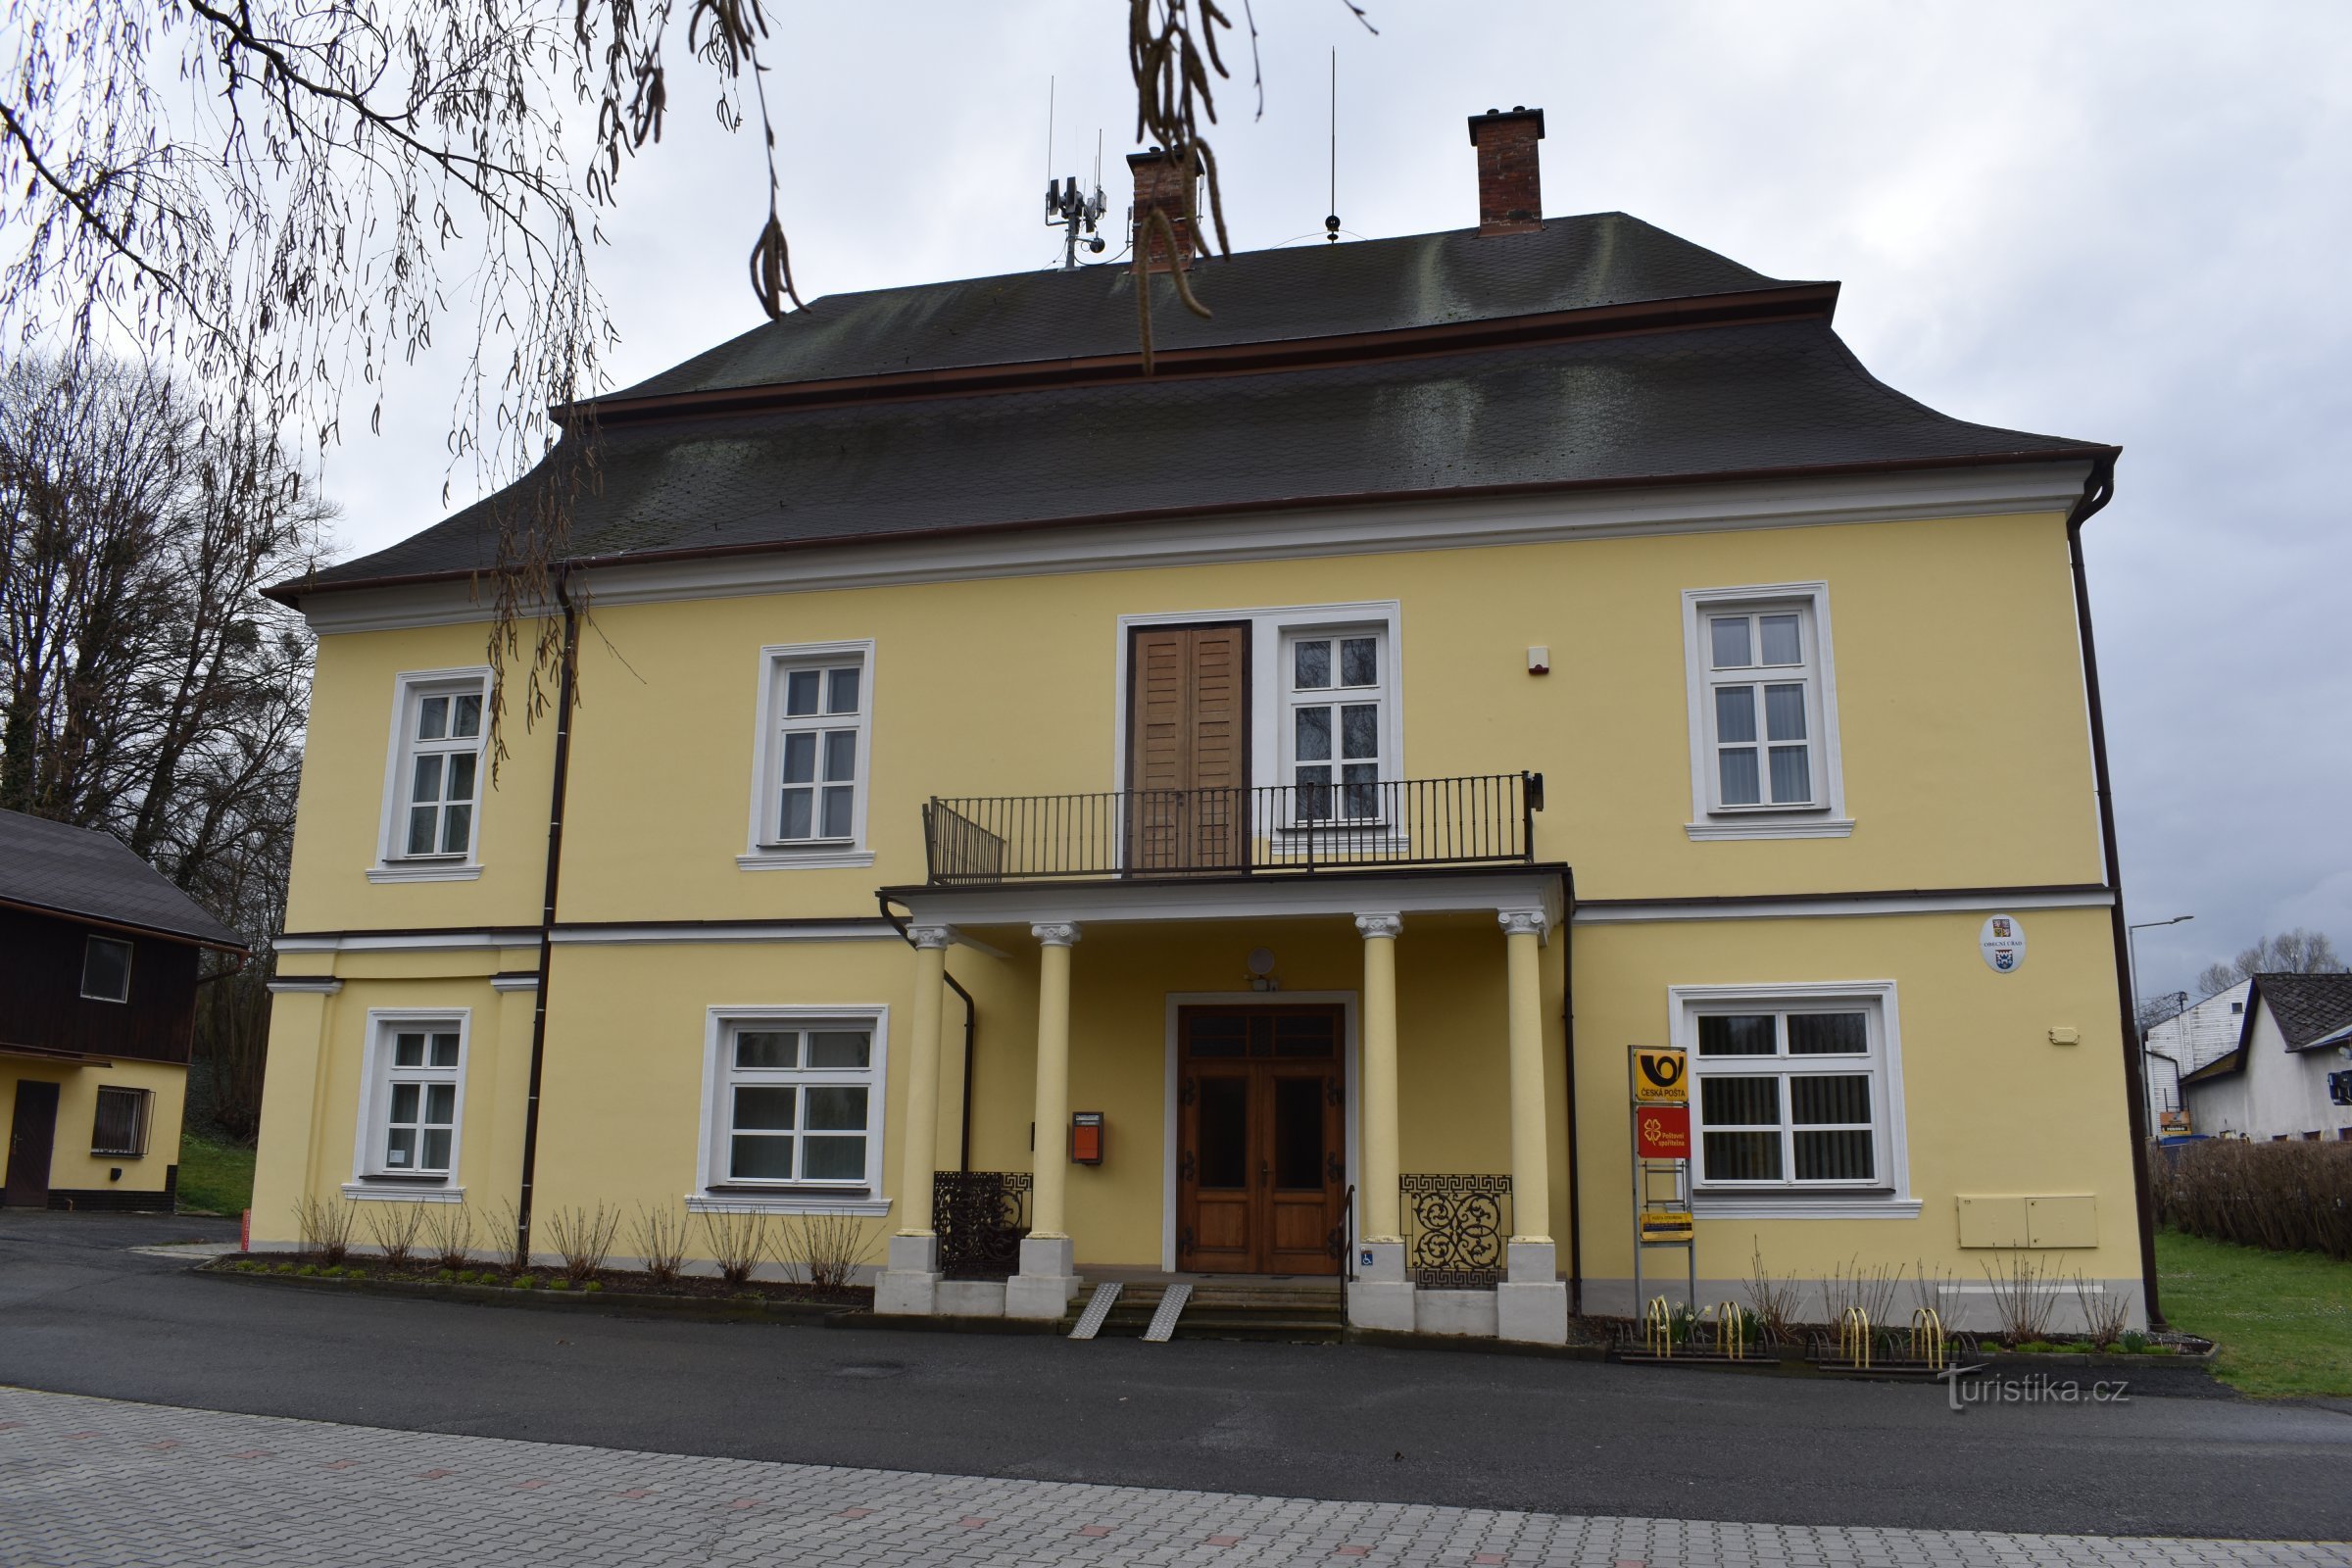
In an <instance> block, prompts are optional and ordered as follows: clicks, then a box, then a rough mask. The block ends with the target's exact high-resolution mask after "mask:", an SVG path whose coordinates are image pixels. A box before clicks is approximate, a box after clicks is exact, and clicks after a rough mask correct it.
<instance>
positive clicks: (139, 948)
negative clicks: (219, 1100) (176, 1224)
mask: <svg viewBox="0 0 2352 1568" xmlns="http://www.w3.org/2000/svg"><path fill="white" fill-rule="evenodd" d="M208 948H209V949H212V950H214V951H216V952H219V953H223V954H229V955H232V956H237V957H240V958H241V957H242V956H244V954H245V944H244V942H243V941H242V940H241V939H240V938H239V937H238V936H237V934H236V933H235V932H234V931H231V930H229V929H228V928H227V927H226V926H224V925H222V924H221V922H220V921H218V920H216V919H214V918H213V917H212V916H211V915H209V914H207V913H205V911H204V909H203V908H202V907H200V906H199V905H198V904H197V903H196V901H195V900H193V899H191V898H189V897H188V896H187V895H186V894H184V893H182V892H180V891H179V889H177V888H175V887H173V886H172V884H171V883H170V882H169V881H167V880H165V878H164V877H163V875H162V874H161V873H160V872H158V871H157V870H156V869H155V867H153V866H151V865H149V864H148V863H147V862H146V861H144V860H142V859H140V858H138V857H137V856H135V855H133V854H131V853H130V851H129V850H128V849H126V848H124V846H123V843H122V841H121V840H119V839H116V838H114V837H113V836H112V835H110V834H106V833H101V832H98V831H95V830H93V829H89V828H79V827H72V826H69V825H68V824H66V823H63V822H51V821H46V820H44V819H42V818H40V817H37V816H26V815H25V814H24V813H23V812H21V811H0V1126H5V1127H7V1128H8V1161H7V1178H6V1186H5V1189H4V1190H0V1202H5V1203H6V1205H7V1206H8V1207H11V1208H103V1209H170V1208H171V1207H172V1201H173V1197H174V1195H175V1193H176V1191H177V1188H178V1183H179V1124H180V1111H181V1107H182V1103H183V1102H184V1101H185V1100H186V1098H187V1088H188V1051H189V1048H190V1046H191V1044H192V1043H193V1041H194V1038H195V1033H196V987H197V985H198V984H199V983H200V982H199V980H198V969H199V964H200V960H201V958H202V956H203V954H204V952H205V950H206V949H208Z"/></svg>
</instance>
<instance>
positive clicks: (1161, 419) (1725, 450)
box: [273, 213, 2114, 599]
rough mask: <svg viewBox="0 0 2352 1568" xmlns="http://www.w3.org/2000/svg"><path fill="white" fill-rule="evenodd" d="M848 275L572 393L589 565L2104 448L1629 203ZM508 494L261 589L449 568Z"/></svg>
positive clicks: (2096, 456)
mask: <svg viewBox="0 0 2352 1568" xmlns="http://www.w3.org/2000/svg"><path fill="white" fill-rule="evenodd" d="M1192 282H1193V286H1194V289H1195V291H1196V292H1197V293H1198V294H1199V295H1200V296H1201V299H1202V300H1203V301H1204V302H1205V303H1206V304H1208V305H1209V307H1210V308H1211V309H1212V310H1213V311H1214V312H1215V314H1214V316H1213V317H1212V318H1210V319H1206V320H1202V319H1199V318H1197V317H1194V316H1192V315H1191V314H1189V313H1188V312H1186V311H1185V310H1184V309H1182V307H1181V306H1180V305H1179V303H1178V302H1177V300H1176V298H1175V291H1174V288H1173V285H1172V284H1171V283H1170V282H1169V280H1168V279H1166V278H1165V277H1159V278H1155V279H1154V280H1153V281H1152V290H1153V313H1152V319H1153V336H1154V342H1155V346H1156V348H1157V350H1158V354H1157V364H1156V367H1155V370H1154V373H1152V374H1151V375H1146V374H1144V373H1143V368H1142V365H1141V357H1140V354H1139V352H1138V346H1137V337H1136V302H1135V296H1134V292H1133V290H1134V280H1133V274H1132V272H1131V271H1129V270H1127V269H1126V268H1124V267H1099V268H1086V269H1081V270H1077V271H1070V272H1064V271H1038V272H1025V273H1016V274H1011V275H1008V276H1004V277H989V278H976V279H968V280H964V281H959V282H948V283H934V284H924V285H919V286H915V287H908V288H895V289H880V290H875V291H872V292H869V293H862V294H850V295H842V296H829V297H825V298H821V299H818V300H816V301H813V302H812V303H811V304H810V305H809V308H808V309H806V310H803V311H797V312H794V313H792V314H790V315H788V316H786V317H785V318H784V319H781V320H777V321H771V322H767V323H764V324H762V325H760V326H759V327H757V328H755V329H754V330H752V331H750V332H747V333H745V334H743V335H742V336H741V337H738V338H736V339H734V340H732V341H731V342H728V343H724V344H721V345H720V346H718V347H717V348H714V349H712V350H711V351H709V352H708V353H705V354H702V355H699V356H697V357H695V358H694V359H691V360H688V361H686V362H685V363H684V364H682V365H679V366H677V367H676V368H672V369H669V370H666V371H663V372H662V374H660V375H657V376H654V377H653V378H651V379H650V380H647V381H644V382H641V383H639V384H637V385H636V386H633V387H629V388H627V389H625V390H623V391H619V392H615V393H613V394H610V395H608V396H605V397H601V398H598V399H596V400H594V401H593V402H591V403H589V404H586V405H582V406H580V407H578V408H575V409H573V410H569V411H564V412H565V414H566V417H567V422H568V423H569V424H570V426H571V431H572V433H571V434H569V435H567V437H566V439H565V445H566V447H568V448H570V449H571V450H572V451H574V452H576V451H578V450H579V444H580V443H581V442H583V441H584V440H587V439H590V438H589V437H588V436H587V434H586V432H587V431H588V430H589V428H590V427H591V424H592V425H593V429H594V436H593V440H594V442H595V457H596V468H597V477H596V479H595V481H594V482H593V483H592V484H591V485H590V486H589V487H588V488H587V489H586V490H585V491H584V492H583V493H581V494H579V495H578V496H577V498H576V499H575V502H574V505H573V514H572V515H573V522H572V536H571V552H572V557H573V559H574V560H575V561H579V562H582V563H589V564H616V563H619V562H622V561H648V560H656V559H673V558H676V557H681V556H691V555H699V554H708V553H722V552H749V551H762V550H770V549H786V548H791V547H794V546H804V545H816V544H840V543H849V542H858V541H866V540H879V539H890V538H914V537H920V536H924V535H931V534H938V533H948V532H964V531H970V530H982V529H1007V528H1033V527H1044V526H1049V525H1054V524H1061V523H1074V522H1095V523H1102V522H1121V523H1127V522H1132V523H1133V524H1135V525H1136V526H1148V525H1149V523H1150V522H1151V520H1152V519H1154V518H1158V517H1167V516H1176V515H1200V514H1206V513H1249V512H1260V511H1273V510H1276V509H1285V508H1299V507H1311V506H1330V505H1345V504H1352V503H1370V502H1378V501H1389V500H1436V499H1445V498H1447V497H1475V496H1482V495H1497V494H1512V493H1525V492H1530V491H1543V490H1549V489H1570V488H1589V487H1612V486H1635V485H1653V484H1665V483H1682V482H1691V481H1695V480H1702V479H1730V478H1742V477H1764V476H1774V475H1791V476H1793V475H1800V474H1818V473H1825V472H1853V471H1869V470H1873V469H1901V468H1920V467H1942V466H1972V465H1983V464H2004V463H2020V462H2034V461H2048V460H2061V459H2090V460H2093V461H2098V460H2103V459H2109V458H2112V456H2113V455H2114V449H2113V448H2110V447H2105V446H2100V445H2096V444H2093V443H2088V442H2083V441H2079V440H2073V439H2069V438H2066V437H2060V436H2049V435H2035V434H2032V433H2029V432H2026V431H2019V430H2009V429H2002V428H1998V427H1995V426H1990V425H1982V424H1973V423H1969V422H1967V421H1965V420H1960V419H1955V418H1952V417H1948V416H1945V415H1942V414H1938V413H1936V411H1935V410H1933V409H1930V408H1927V407H1926V406H1925V405H1923V404H1920V403H1918V402H1915V401H1914V400H1912V399H1910V398H1907V397H1904V396H1903V395H1902V394H1901V393H1899V392H1896V391H1894V390H1893V389H1892V388H1890V387H1888V386H1887V385H1886V384H1885V383H1883V382H1881V381H1879V380H1878V379H1876V378H1875V377H1873V376H1872V375H1871V374H1870V372H1869V371H1868V370H1867V369H1865V368H1863V367H1862V365H1861V363H1860V362H1859V361H1858V360H1856V359H1855V357H1854V356H1853V354H1852V352H1851V351H1849V350H1848V349H1847V348H1846V346H1845V344H1844V343H1843V342H1842V341H1840V340H1839V338H1838V335H1837V333H1836V332H1835V331H1834V330H1833V329H1832V325H1831V320H1832V316H1833V314H1834V312H1835V308H1836V302H1837V293H1838V286H1837V285H1836V284H1835V283H1813V282H1790V281H1787V280H1783V279H1777V278H1771V277H1767V276H1765V275H1764V274H1762V273H1760V272H1756V271H1753V270H1749V269H1747V268H1745V267H1741V266H1740V265H1739V264H1737V263H1735V262H1732V261H1730V260H1727V259H1726V258H1724V257H1722V256H1718V255H1716V254H1715V253H1714V252H1712V251H1708V250H1706V249H1703V248H1702V247H1700V246H1697V245H1693V244H1691V243H1690V242H1689V241H1687V240H1683V239H1680V238H1677V237H1676V236H1674V235H1672V234H1669V233H1666V232H1665V231H1664V230H1662V229H1658V228H1655V227H1653V226H1651V225H1650V224H1648V223H1644V222H1642V221H1640V220H1639V219H1635V218H1630V217H1627V216H1626V215H1624V214H1622V213H1601V214H1593V215H1588V216H1585V217H1578V218H1560V219H1552V220H1548V221H1545V222H1544V225H1543V226H1542V227H1541V228H1540V229H1537V230H1534V231H1531V232H1527V233H1520V234H1480V233H1479V232H1477V231H1476V230H1457V231H1452V232H1447V233H1438V234H1420V235H1412V236H1407V237H1403V238H1398V239H1389V240H1371V241H1363V242H1358V243H1352V244H1340V245H1320V246H1310V247H1299V248H1291V249H1281V250H1269V251H1255V252H1248V253H1244V254H1241V255H1237V256H1232V257H1223V258H1216V259H1212V260H1207V261H1202V262H1201V263H1200V264H1198V266H1197V267H1196V268H1195V269H1194V271H1193V274H1192ZM561 467H562V465H561V463H560V462H558V461H555V460H551V462H550V463H548V464H543V465H542V466H541V467H540V468H539V469H538V470H536V471H535V472H533V473H532V474H530V475H528V476H526V477H525V478H523V479H522V480H521V481H520V482H519V483H517V484H516V485H515V486H513V487H511V488H510V489H508V490H507V491H504V492H502V493H500V494H499V495H496V496H492V497H490V498H487V499H485V500H484V501H482V502H480V503H477V504H475V505H474V506H472V507H469V508H466V510H464V511H462V512H460V513H458V514H457V515H454V516H452V517H450V518H448V519H446V520H445V521H443V522H441V523H439V524H437V525H435V526H433V527H431V528H428V529H426V530H424V531H423V532H421V533H419V534H417V535H415V536H413V537H412V538H410V539H407V540H405V541H403V542H402V543H400V544H397V545H394V546H392V547H391V548H389V549H387V550H383V551H379V552H377V553H375V554H373V555H371V556H368V557H364V558H362V559H360V560H357V561H353V562H348V563H345V564H341V565H337V566H332V567H329V568H326V569H325V570H323V571H321V572H319V574H318V575H317V576H316V577H315V578H312V579H308V580H306V581H302V582H298V583H289V584H285V585H281V586H280V587H279V588H278V589H275V590H273V592H274V593H275V594H276V595H277V596H278V597H281V598H286V599H296V598H300V597H301V596H303V595H304V594H307V593H310V592H313V591H315V590H319V589H325V588H337V587H355V586H360V585H363V584H369V583H387V582H400V581H418V580H434V579H441V578H450V577H460V576H464V575H466V574H467V573H469V572H473V571H477V570H480V569H482V568H484V567H486V566H488V565H489V564H491V563H492V561H493V560H494V556H495V542H496V538H497V526H496V518H497V515H498V509H499V508H500V507H502V506H512V505H527V504H529V503H530V502H531V501H532V500H533V499H534V498H535V497H536V496H537V495H538V494H539V493H540V492H541V491H542V490H543V489H544V487H546V486H549V485H551V484H555V483H559V482H562V480H561V479H560V477H559V470H560V468H561Z"/></svg>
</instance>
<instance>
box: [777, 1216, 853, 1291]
mask: <svg viewBox="0 0 2352 1568" xmlns="http://www.w3.org/2000/svg"><path fill="white" fill-rule="evenodd" d="M869 1250H871V1243H870V1240H869V1238H868V1236H867V1234H866V1229H865V1227H864V1226H863V1225H861V1224H859V1223H858V1219H857V1216H855V1215H853V1214H842V1213H818V1214H800V1215H795V1216H794V1218H793V1220H792V1222H791V1223H790V1224H789V1225H787V1226H786V1227H785V1228H784V1230H783V1231H782V1233H781V1234H780V1235H779V1237H778V1238H777V1243H776V1261H777V1262H778V1263H780V1264H782V1265H784V1267H786V1268H787V1269H797V1270H799V1272H800V1276H801V1278H802V1279H804V1280H806V1281H808V1282H809V1284H810V1285H815V1286H819V1287H822V1288H824V1289H827V1290H839V1289H841V1288H843V1287H845V1286H849V1285H855V1284H856V1283H857V1282H858V1265H859V1264H861V1263H863V1262H864V1261H865V1259H866V1254H867V1252H868V1251H869Z"/></svg>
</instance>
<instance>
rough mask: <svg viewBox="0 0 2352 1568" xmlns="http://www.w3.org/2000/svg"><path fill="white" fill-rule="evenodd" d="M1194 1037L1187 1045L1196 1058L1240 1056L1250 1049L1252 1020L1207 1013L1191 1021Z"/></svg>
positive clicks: (1186, 1048)
mask: <svg viewBox="0 0 2352 1568" xmlns="http://www.w3.org/2000/svg"><path fill="white" fill-rule="evenodd" d="M1190 1022H1191V1028H1192V1037H1191V1039H1190V1040H1189V1041H1188V1042H1187V1043H1186V1045H1185V1051H1186V1053H1187V1054H1191V1055H1195V1056H1239V1055H1243V1054H1246V1053H1247V1052H1248V1051H1249V1047H1250V1020H1249V1019H1247V1018H1244V1017H1241V1016H1239V1015H1238V1014H1235V1013H1230V1012H1226V1013H1216V1012H1212V1013H1207V1014H1204V1015H1201V1016H1198V1017H1195V1018H1193V1019H1191V1020H1190Z"/></svg>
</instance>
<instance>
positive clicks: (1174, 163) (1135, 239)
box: [1127, 147, 1201, 272]
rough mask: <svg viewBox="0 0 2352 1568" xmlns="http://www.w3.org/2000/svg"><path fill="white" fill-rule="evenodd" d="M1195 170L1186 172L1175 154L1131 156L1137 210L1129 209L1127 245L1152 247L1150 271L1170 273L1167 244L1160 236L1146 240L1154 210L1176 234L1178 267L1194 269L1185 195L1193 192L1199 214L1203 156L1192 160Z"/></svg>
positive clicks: (1130, 166) (1128, 161)
mask: <svg viewBox="0 0 2352 1568" xmlns="http://www.w3.org/2000/svg"><path fill="white" fill-rule="evenodd" d="M1190 162H1191V164H1192V166H1193V167H1192V168H1191V169H1190V170H1187V169H1186V168H1184V165H1183V162H1182V161H1179V160H1178V159H1177V158H1176V156H1175V155H1174V154H1172V153H1165V152H1161V151H1160V150H1159V149H1158V148H1156V147H1154V148H1152V150H1151V151H1150V152H1148V153H1129V154H1128V155H1127V168H1128V170H1129V172H1132V173H1133V174H1134V175H1135V206H1134V207H1133V208H1131V209H1129V212H1128V221H1129V224H1130V227H1129V229H1128V234H1127V237H1128V241H1129V243H1130V244H1135V245H1144V244H1149V245H1150V246H1151V247H1152V260H1151V270H1152V271H1154V272H1164V271H1166V270H1168V242H1167V241H1166V240H1165V239H1162V238H1161V237H1160V236H1159V235H1157V234H1152V235H1149V236H1147V235H1146V234H1145V232H1144V221H1145V219H1146V218H1148V217H1149V216H1150V215H1151V214H1152V212H1153V211H1154V210H1157V211H1159V212H1163V213H1166V214H1167V215H1168V226H1169V227H1170V228H1172V229H1174V230H1175V232H1176V265H1177V266H1178V267H1180V268H1186V269H1189V268H1191V266H1192V265H1193V241H1192V225H1191V223H1190V222H1189V221H1187V220H1186V218H1185V216H1184V213H1185V193H1186V191H1187V189H1188V186H1189V187H1190V188H1191V189H1192V191H1193V196H1194V207H1193V210H1194V212H1195V213H1198V212H1199V211H1200V205H1199V203H1200V195H1199V181H1200V177H1201V155H1200V154H1198V153H1195V154H1194V155H1193V157H1192V158H1191V160H1190Z"/></svg>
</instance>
